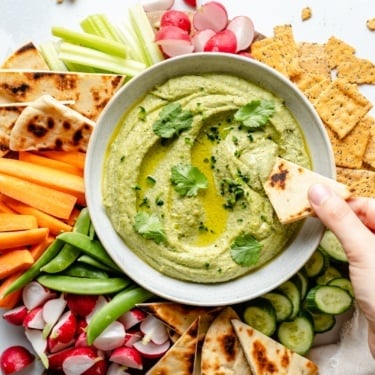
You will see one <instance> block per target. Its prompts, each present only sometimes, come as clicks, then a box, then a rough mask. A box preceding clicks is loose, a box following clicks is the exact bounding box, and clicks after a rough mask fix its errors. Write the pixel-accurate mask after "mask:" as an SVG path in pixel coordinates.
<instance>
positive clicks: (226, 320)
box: [201, 307, 251, 375]
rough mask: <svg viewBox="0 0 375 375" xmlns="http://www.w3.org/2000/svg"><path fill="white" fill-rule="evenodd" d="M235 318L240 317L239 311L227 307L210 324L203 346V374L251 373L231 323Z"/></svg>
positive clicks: (241, 374)
mask: <svg viewBox="0 0 375 375" xmlns="http://www.w3.org/2000/svg"><path fill="white" fill-rule="evenodd" d="M233 319H239V317H238V315H237V313H236V312H235V311H234V310H233V309H232V308H231V307H226V308H225V309H224V310H223V311H222V312H221V313H220V314H219V315H218V316H217V317H216V319H215V320H214V321H213V322H212V324H211V325H210V327H209V329H208V331H207V334H206V337H205V339H204V341H203V346H202V354H201V374H202V375H223V374H236V375H250V374H251V370H250V367H249V365H248V363H247V361H246V358H245V355H244V353H243V350H242V348H241V345H240V343H239V341H238V339H237V336H236V334H235V332H234V329H233V326H232V323H231V321H232V320H233Z"/></svg>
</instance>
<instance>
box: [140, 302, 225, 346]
mask: <svg viewBox="0 0 375 375" xmlns="http://www.w3.org/2000/svg"><path fill="white" fill-rule="evenodd" d="M137 307H139V308H140V309H142V310H143V311H145V312H147V313H149V314H152V315H154V316H155V317H156V318H158V319H160V320H161V321H162V322H164V324H166V325H167V326H168V327H169V328H171V329H172V330H173V331H175V332H176V333H177V334H179V335H182V334H183V333H184V332H185V331H186V330H187V329H188V327H189V326H190V325H191V324H192V323H193V322H194V321H195V319H197V318H198V317H199V318H200V323H199V340H202V339H203V337H204V335H205V334H206V331H207V329H208V327H209V326H210V324H211V322H212V321H213V320H214V319H215V317H216V315H217V314H218V313H219V311H221V310H222V308H221V307H199V306H188V305H183V304H180V303H174V302H149V303H140V304H138V305H137Z"/></svg>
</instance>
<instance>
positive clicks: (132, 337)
mask: <svg viewBox="0 0 375 375" xmlns="http://www.w3.org/2000/svg"><path fill="white" fill-rule="evenodd" d="M142 337H143V334H142V333H141V332H140V331H134V332H130V331H126V335H125V341H124V345H125V346H129V347H131V346H133V345H134V343H136V342H137V341H139V340H141V339H142Z"/></svg>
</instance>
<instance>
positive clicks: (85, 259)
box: [77, 254, 123, 274]
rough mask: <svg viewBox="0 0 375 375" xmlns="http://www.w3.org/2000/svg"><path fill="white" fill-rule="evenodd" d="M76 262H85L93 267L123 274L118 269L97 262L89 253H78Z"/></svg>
mask: <svg viewBox="0 0 375 375" xmlns="http://www.w3.org/2000/svg"><path fill="white" fill-rule="evenodd" d="M77 262H78V263H84V264H87V265H89V266H92V267H95V268H97V269H100V270H102V271H106V272H112V273H113V272H115V273H120V274H123V272H122V271H119V270H118V269H116V270H114V269H113V268H111V267H108V266H106V265H105V264H103V263H101V262H99V261H98V260H96V259H94V258H93V257H91V256H89V255H86V254H82V255H80V256H79V258H78V259H77Z"/></svg>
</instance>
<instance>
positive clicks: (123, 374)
mask: <svg viewBox="0 0 375 375" xmlns="http://www.w3.org/2000/svg"><path fill="white" fill-rule="evenodd" d="M107 375H130V373H129V372H127V371H126V367H124V366H122V365H119V364H118V363H114V362H113V363H111V364H110V365H109V367H108V370H107Z"/></svg>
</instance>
